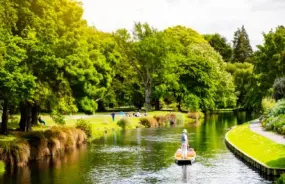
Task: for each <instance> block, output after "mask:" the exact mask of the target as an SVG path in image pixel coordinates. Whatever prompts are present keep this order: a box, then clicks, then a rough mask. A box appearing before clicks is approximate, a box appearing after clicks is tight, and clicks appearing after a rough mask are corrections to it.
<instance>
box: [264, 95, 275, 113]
mask: <svg viewBox="0 0 285 184" xmlns="http://www.w3.org/2000/svg"><path fill="white" fill-rule="evenodd" d="M275 104H276V102H275V100H274V99H273V98H268V97H267V98H264V99H262V111H263V112H264V114H268V113H269V111H270V110H271V109H272V108H273V107H274V106H275Z"/></svg>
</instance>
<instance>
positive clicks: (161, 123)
mask: <svg viewBox="0 0 285 184" xmlns="http://www.w3.org/2000/svg"><path fill="white" fill-rule="evenodd" d="M153 118H154V119H156V121H157V123H158V126H160V127H161V126H165V125H166V122H167V119H166V116H163V115H160V116H156V115H155V116H153Z"/></svg>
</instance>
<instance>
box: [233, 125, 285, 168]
mask: <svg viewBox="0 0 285 184" xmlns="http://www.w3.org/2000/svg"><path fill="white" fill-rule="evenodd" d="M228 139H229V141H231V142H232V143H233V144H234V145H235V146H236V147H238V148H239V149H240V150H242V151H243V152H245V153H247V154H248V155H250V156H251V157H253V158H255V159H256V160H258V161H260V162H262V163H264V164H266V165H267V166H270V167H279V168H285V146H284V145H281V144H277V143H275V142H273V141H272V140H270V139H267V138H266V137H264V136H261V135H259V134H257V133H254V132H252V131H251V130H250V129H249V124H248V123H246V124H244V125H240V126H237V127H236V128H234V129H232V130H231V131H230V132H229V133H228Z"/></svg>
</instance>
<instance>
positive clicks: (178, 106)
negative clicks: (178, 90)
mask: <svg viewBox="0 0 285 184" xmlns="http://www.w3.org/2000/svg"><path fill="white" fill-rule="evenodd" d="M176 101H177V108H178V111H180V112H182V109H181V96H180V95H178V96H177V98H176Z"/></svg>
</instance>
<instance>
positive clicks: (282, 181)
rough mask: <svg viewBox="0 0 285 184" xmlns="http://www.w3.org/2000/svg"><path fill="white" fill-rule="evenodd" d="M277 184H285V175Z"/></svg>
mask: <svg viewBox="0 0 285 184" xmlns="http://www.w3.org/2000/svg"><path fill="white" fill-rule="evenodd" d="M276 183H277V184H285V174H282V175H281V176H280V178H278V180H277V181H276Z"/></svg>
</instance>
